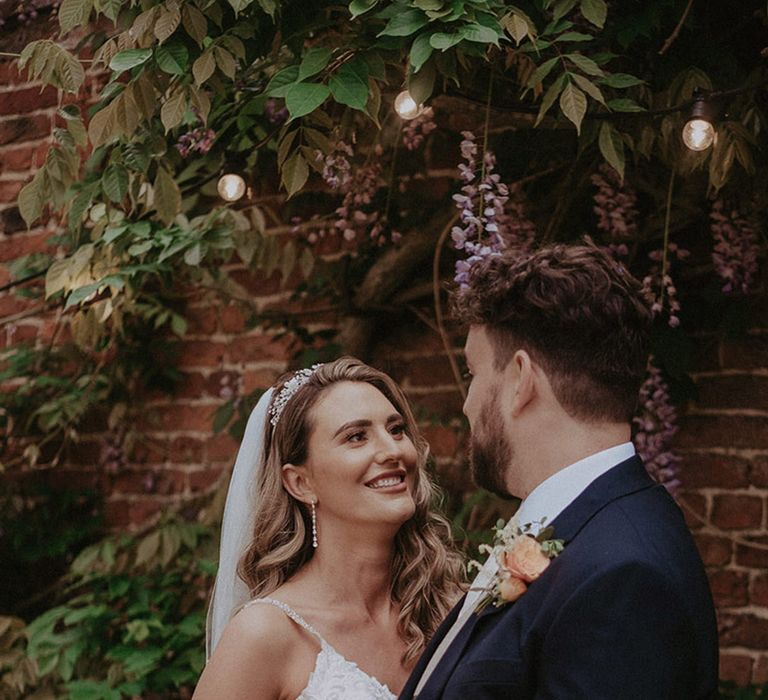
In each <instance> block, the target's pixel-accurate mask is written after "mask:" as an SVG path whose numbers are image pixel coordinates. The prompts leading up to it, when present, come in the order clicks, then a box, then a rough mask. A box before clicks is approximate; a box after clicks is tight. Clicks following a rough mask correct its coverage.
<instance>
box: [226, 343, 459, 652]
mask: <svg viewBox="0 0 768 700" xmlns="http://www.w3.org/2000/svg"><path fill="white" fill-rule="evenodd" d="M293 376H294V375H293V374H289V375H285V376H284V377H281V379H280V380H279V381H278V382H277V383H276V385H275V391H274V396H273V401H274V397H276V396H278V395H279V393H280V390H281V389H282V387H283V386H284V385H285V382H286V381H288V380H289V379H290V378H291V377H293ZM342 381H352V382H367V383H368V384H370V385H372V386H374V387H375V388H377V389H378V390H379V391H380V392H381V393H382V394H384V396H386V397H387V399H389V401H390V402H391V403H392V405H393V406H394V407H395V408H396V409H397V411H398V412H399V413H400V415H402V417H403V419H404V420H405V426H406V427H405V430H406V433H407V435H408V437H409V438H410V439H411V441H412V442H413V444H414V446H415V447H416V452H417V455H418V461H417V469H416V473H415V478H414V483H413V500H414V501H415V503H416V512H415V514H414V515H413V517H411V519H410V520H408V521H407V522H405V523H404V524H403V525H402V526H401V528H400V530H399V531H398V532H397V535H396V536H395V554H394V560H393V568H392V584H391V586H392V587H391V595H392V600H393V601H395V602H397V603H399V605H400V617H399V620H398V632H399V633H400V636H401V637H402V639H403V640H404V641H405V642H406V645H407V646H406V651H405V654H404V655H403V663H404V664H405V665H406V666H410V665H411V664H412V663H414V662H415V660H416V659H417V658H418V656H419V654H420V653H421V651H422V649H423V648H424V645H425V644H426V643H427V641H428V640H429V639H430V637H431V636H432V635H433V634H434V632H435V630H436V629H437V626H438V625H439V624H440V622H441V621H442V620H443V618H444V617H445V616H446V614H447V613H448V611H449V610H450V608H451V607H452V605H453V604H454V603H455V601H456V598H457V593H458V592H460V587H461V585H462V583H463V581H464V577H463V571H464V567H463V565H462V561H461V558H460V556H459V554H458V553H457V551H456V550H455V549H454V546H453V543H452V540H451V532H450V526H449V524H448V521H447V520H446V519H445V518H444V517H443V516H442V515H440V513H438V512H437V511H436V510H434V503H435V501H436V499H437V490H436V487H435V485H434V484H433V483H432V482H431V480H430V478H429V476H428V475H427V472H426V469H425V466H426V462H427V458H428V455H429V445H428V444H427V442H426V440H424V438H423V437H422V436H421V434H420V433H419V430H418V428H417V426H416V421H415V420H414V417H413V413H412V412H411V409H410V406H409V405H408V401H407V400H406V398H405V395H404V394H403V392H402V390H401V389H400V387H399V386H398V385H397V384H396V383H395V382H394V381H393V380H392V379H391V378H390V377H388V376H387V375H386V374H384V373H383V372H380V371H378V370H376V369H374V368H373V367H369V366H368V365H365V364H363V363H362V362H360V361H359V360H356V359H354V358H351V357H342V358H340V359H338V360H335V361H334V362H329V363H327V364H324V365H322V366H321V367H319V368H318V369H317V370H316V371H315V372H314V373H313V374H312V375H311V377H310V378H309V380H308V381H307V382H306V383H305V384H303V385H302V386H301V387H300V388H299V389H298V390H297V391H296V392H295V393H294V394H293V395H292V396H291V397H290V399H289V400H288V402H287V403H286V404H285V406H284V407H283V411H282V413H281V414H280V419H279V421H278V422H277V425H276V426H275V427H274V428H273V427H272V425H271V424H270V422H269V421H266V427H265V431H266V433H265V436H264V463H263V465H262V469H261V473H260V477H259V483H258V488H257V493H258V499H257V503H256V504H255V515H254V528H253V537H252V540H251V543H250V545H249V546H248V548H247V550H246V552H245V554H244V555H243V556H242V558H241V559H240V563H239V565H238V574H239V575H240V577H241V578H242V579H243V581H245V583H246V584H247V585H248V587H249V588H250V590H251V593H252V595H253V596H254V597H257V596H266V595H269V594H270V593H272V592H273V591H274V590H275V589H276V588H278V587H279V586H280V585H282V584H283V583H284V582H285V581H287V580H288V579H289V578H291V576H293V575H294V574H295V573H296V572H297V571H298V570H299V569H300V568H301V567H302V566H303V565H304V564H306V563H307V562H308V561H309V560H310V559H311V558H312V555H313V553H314V549H313V547H312V536H311V525H310V516H309V511H308V509H307V507H306V505H305V504H303V503H300V502H299V501H297V500H296V499H294V498H293V497H292V496H291V495H290V494H289V493H288V492H287V491H286V490H285V488H284V487H283V481H282V466H283V465H284V464H286V463H291V464H303V463H304V462H305V461H306V459H307V448H308V443H309V435H310V431H311V430H312V425H311V423H310V411H311V409H312V407H313V406H314V405H315V403H317V400H318V398H319V397H320V395H321V394H322V392H323V391H324V390H325V389H326V388H327V387H329V386H331V385H332V384H335V383H337V382H342Z"/></svg>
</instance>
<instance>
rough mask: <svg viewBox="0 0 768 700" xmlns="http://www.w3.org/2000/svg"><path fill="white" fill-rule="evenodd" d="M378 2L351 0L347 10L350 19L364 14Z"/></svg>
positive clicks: (374, 0)
mask: <svg viewBox="0 0 768 700" xmlns="http://www.w3.org/2000/svg"><path fill="white" fill-rule="evenodd" d="M378 2H379V0H352V2H351V3H349V12H350V14H351V15H352V19H354V18H355V17H358V16H359V15H362V14H365V13H366V12H368V10H372V9H373V8H374V7H376V5H377V4H378Z"/></svg>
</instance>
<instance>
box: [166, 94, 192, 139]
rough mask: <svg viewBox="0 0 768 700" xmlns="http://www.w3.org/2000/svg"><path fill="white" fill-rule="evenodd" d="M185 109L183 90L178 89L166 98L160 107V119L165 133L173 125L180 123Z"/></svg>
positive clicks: (185, 101)
mask: <svg viewBox="0 0 768 700" xmlns="http://www.w3.org/2000/svg"><path fill="white" fill-rule="evenodd" d="M186 111H187V96H186V94H185V93H184V91H183V90H178V91H176V92H175V93H174V94H173V96H172V97H171V98H170V99H168V100H166V101H165V102H164V103H163V106H162V107H161V108H160V120H161V121H162V122H163V126H164V127H165V132H166V133H168V132H169V131H170V130H171V129H173V128H174V127H175V126H178V125H179V124H181V121H182V119H184V113H185V112H186Z"/></svg>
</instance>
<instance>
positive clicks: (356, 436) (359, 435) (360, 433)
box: [347, 430, 365, 442]
mask: <svg viewBox="0 0 768 700" xmlns="http://www.w3.org/2000/svg"><path fill="white" fill-rule="evenodd" d="M363 440H365V431H364V430H357V431H355V432H354V433H350V434H349V435H347V442H361V441H363Z"/></svg>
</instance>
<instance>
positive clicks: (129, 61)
mask: <svg viewBox="0 0 768 700" xmlns="http://www.w3.org/2000/svg"><path fill="white" fill-rule="evenodd" d="M151 56H152V49H125V50H124V51H120V53H117V54H115V55H114V56H113V57H112V60H111V61H110V62H109V67H110V68H111V69H112V70H113V71H115V72H116V73H122V72H124V71H127V70H130V69H131V68H135V67H136V66H140V65H141V64H142V63H146V62H147V61H148V60H149V59H150V57H151Z"/></svg>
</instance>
